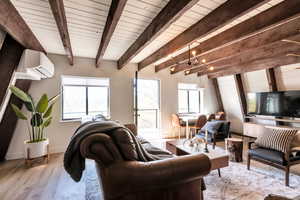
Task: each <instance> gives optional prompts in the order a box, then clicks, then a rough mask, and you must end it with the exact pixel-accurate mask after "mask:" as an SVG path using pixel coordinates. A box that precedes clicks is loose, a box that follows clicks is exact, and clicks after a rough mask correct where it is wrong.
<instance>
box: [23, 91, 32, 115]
mask: <svg viewBox="0 0 300 200" xmlns="http://www.w3.org/2000/svg"><path fill="white" fill-rule="evenodd" d="M29 97H30V99H31V103H29V102H24V105H25V107H26V108H27V110H28V111H29V112H33V111H34V107H33V99H32V97H31V96H30V95H29Z"/></svg>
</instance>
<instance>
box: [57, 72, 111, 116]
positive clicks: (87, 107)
mask: <svg viewBox="0 0 300 200" xmlns="http://www.w3.org/2000/svg"><path fill="white" fill-rule="evenodd" d="M66 77H73V78H83V79H84V78H86V79H88V78H91V77H76V76H66ZM92 78H95V79H97V77H92ZM61 79H63V77H62V78H61ZM98 79H108V80H109V78H98ZM65 86H68V87H84V88H85V114H86V115H88V114H89V103H88V102H89V99H88V96H89V95H88V94H89V93H88V88H91V87H98V88H107V116H105V117H107V118H109V117H110V84H109V85H108V86H105V85H81V84H61V91H62V93H61V120H62V121H80V120H81V118H80V117H79V118H64V87H65ZM100 112H101V111H100Z"/></svg>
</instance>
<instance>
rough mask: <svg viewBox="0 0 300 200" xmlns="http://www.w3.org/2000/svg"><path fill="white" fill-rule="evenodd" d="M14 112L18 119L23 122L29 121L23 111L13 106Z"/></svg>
mask: <svg viewBox="0 0 300 200" xmlns="http://www.w3.org/2000/svg"><path fill="white" fill-rule="evenodd" d="M11 107H12V109H13V111H14V112H15V113H16V115H17V117H18V118H20V119H22V120H27V117H26V116H25V115H24V114H23V113H22V111H21V110H20V109H19V108H18V107H17V106H16V105H15V104H11Z"/></svg>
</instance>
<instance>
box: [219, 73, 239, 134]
mask: <svg viewBox="0 0 300 200" xmlns="http://www.w3.org/2000/svg"><path fill="white" fill-rule="evenodd" d="M218 84H219V88H220V93H221V98H222V102H223V106H224V110H225V112H226V115H227V119H228V120H229V121H230V122H231V124H230V130H231V131H233V132H237V133H241V132H242V130H243V119H242V111H241V107H240V103H239V99H238V93H237V89H236V86H235V81H234V77H233V76H224V77H221V78H218Z"/></svg>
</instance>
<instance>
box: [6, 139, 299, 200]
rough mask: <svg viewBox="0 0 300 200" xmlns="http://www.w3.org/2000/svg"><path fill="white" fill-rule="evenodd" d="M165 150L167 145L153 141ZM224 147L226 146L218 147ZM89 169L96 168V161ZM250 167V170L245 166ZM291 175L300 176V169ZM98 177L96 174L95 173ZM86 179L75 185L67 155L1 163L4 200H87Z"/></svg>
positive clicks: (160, 141) (219, 144) (296, 167)
mask: <svg viewBox="0 0 300 200" xmlns="http://www.w3.org/2000/svg"><path fill="white" fill-rule="evenodd" d="M151 142H152V143H153V144H155V145H157V146H159V147H161V148H164V146H165V145H164V144H165V141H163V142H162V140H155V141H151ZM217 145H218V146H223V147H224V142H220V143H217ZM244 149H245V150H244V162H245V160H246V152H247V151H246V139H245V143H244ZM88 162H90V163H91V164H89V165H87V166H88V167H93V169H91V170H94V165H93V163H92V161H88ZM245 167H246V166H245ZM291 171H292V172H293V173H295V174H299V175H300V165H297V166H294V167H292V169H291ZM95 174H96V173H95ZM84 179H85V177H84V175H83V178H82V180H81V181H80V182H78V183H76V182H74V181H73V180H72V179H71V178H70V177H69V175H68V174H67V173H66V172H65V170H64V168H63V154H62V153H61V154H54V155H51V157H50V162H49V164H36V165H34V166H33V167H31V168H27V167H26V166H25V165H24V160H12V161H6V162H3V163H0V200H85V199H86V185H85V181H84Z"/></svg>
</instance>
